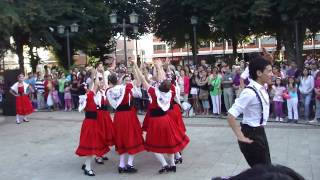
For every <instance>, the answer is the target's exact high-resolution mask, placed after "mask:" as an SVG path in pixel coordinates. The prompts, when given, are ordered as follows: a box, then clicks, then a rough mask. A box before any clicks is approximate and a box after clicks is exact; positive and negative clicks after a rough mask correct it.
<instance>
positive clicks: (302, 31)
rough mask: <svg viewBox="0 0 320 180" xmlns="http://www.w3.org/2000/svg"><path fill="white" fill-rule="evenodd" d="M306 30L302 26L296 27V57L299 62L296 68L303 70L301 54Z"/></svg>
mask: <svg viewBox="0 0 320 180" xmlns="http://www.w3.org/2000/svg"><path fill="white" fill-rule="evenodd" d="M306 30H307V28H306V27H305V26H304V25H302V24H299V26H298V39H299V40H298V41H299V44H298V48H299V52H298V55H297V56H298V57H297V59H298V60H299V61H298V62H297V65H298V67H300V68H303V66H304V59H303V57H302V54H303V44H304V39H305V36H306Z"/></svg>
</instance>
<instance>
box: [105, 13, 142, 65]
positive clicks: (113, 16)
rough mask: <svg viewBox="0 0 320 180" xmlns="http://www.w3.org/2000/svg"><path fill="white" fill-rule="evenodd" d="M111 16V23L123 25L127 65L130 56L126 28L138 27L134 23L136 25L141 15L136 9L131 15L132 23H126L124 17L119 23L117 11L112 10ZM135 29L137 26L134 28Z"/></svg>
mask: <svg viewBox="0 0 320 180" xmlns="http://www.w3.org/2000/svg"><path fill="white" fill-rule="evenodd" d="M109 18H110V23H111V24H113V25H117V26H118V27H119V26H120V27H122V35H123V41H124V42H123V46H124V61H125V66H127V64H128V62H127V61H128V58H127V41H126V38H127V34H126V28H128V27H133V28H134V27H136V26H134V25H136V24H137V23H138V20H139V17H138V14H137V13H135V12H134V11H133V12H132V13H131V14H130V15H129V19H130V23H131V24H133V25H131V24H127V23H126V19H125V18H122V24H117V13H116V12H115V11H112V13H111V14H110V15H109ZM134 29H135V28H134Z"/></svg>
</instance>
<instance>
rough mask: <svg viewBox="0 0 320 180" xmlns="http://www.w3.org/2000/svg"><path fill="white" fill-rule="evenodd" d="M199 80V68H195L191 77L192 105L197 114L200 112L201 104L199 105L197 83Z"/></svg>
mask: <svg viewBox="0 0 320 180" xmlns="http://www.w3.org/2000/svg"><path fill="white" fill-rule="evenodd" d="M198 80H199V72H198V70H196V69H195V70H194V71H193V73H192V76H191V79H190V86H191V90H190V94H191V95H192V106H193V108H194V110H195V112H196V114H199V113H200V110H201V109H200V105H199V98H198V93H199V86H198V84H197V81H198Z"/></svg>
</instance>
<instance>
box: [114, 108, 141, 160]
mask: <svg viewBox="0 0 320 180" xmlns="http://www.w3.org/2000/svg"><path fill="white" fill-rule="evenodd" d="M113 127H114V135H115V146H116V151H117V152H118V153H119V154H123V153H128V154H137V153H139V152H141V151H144V145H143V137H142V129H141V125H140V122H139V119H138V117H137V114H136V113H135V111H134V110H131V111H117V112H116V113H115V114H114V121H113Z"/></svg>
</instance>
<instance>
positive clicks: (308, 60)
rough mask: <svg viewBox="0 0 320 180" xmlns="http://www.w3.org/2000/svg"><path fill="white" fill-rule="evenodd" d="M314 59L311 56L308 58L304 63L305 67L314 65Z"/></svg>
mask: <svg viewBox="0 0 320 180" xmlns="http://www.w3.org/2000/svg"><path fill="white" fill-rule="evenodd" d="M313 61H314V60H313V59H312V58H311V56H307V58H306V60H305V61H304V65H305V66H309V65H311V64H312V63H313Z"/></svg>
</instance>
